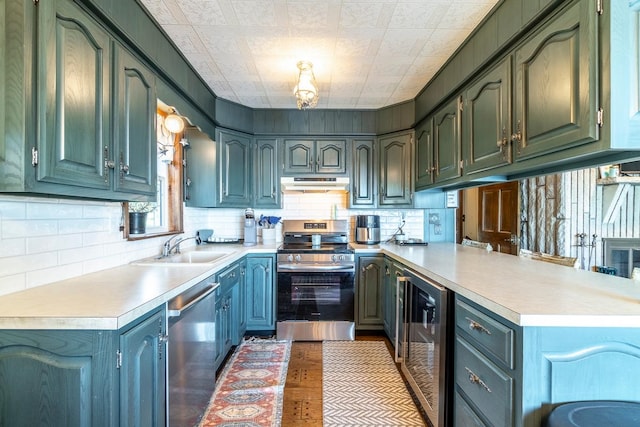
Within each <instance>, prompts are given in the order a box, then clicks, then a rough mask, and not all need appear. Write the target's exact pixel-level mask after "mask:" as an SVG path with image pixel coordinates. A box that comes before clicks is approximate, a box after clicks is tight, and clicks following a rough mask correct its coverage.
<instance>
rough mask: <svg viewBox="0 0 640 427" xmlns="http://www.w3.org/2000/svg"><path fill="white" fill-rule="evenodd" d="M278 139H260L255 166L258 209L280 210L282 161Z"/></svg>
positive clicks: (254, 185)
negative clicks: (279, 154)
mask: <svg viewBox="0 0 640 427" xmlns="http://www.w3.org/2000/svg"><path fill="white" fill-rule="evenodd" d="M278 152H279V144H278V140H277V139H258V140H256V149H255V155H254V166H253V191H254V193H255V196H254V197H255V203H254V205H255V206H256V207H261V208H280V207H281V206H280V204H281V201H280V200H281V197H280V194H281V191H280V173H279V170H280V167H279V166H280V160H279V156H278Z"/></svg>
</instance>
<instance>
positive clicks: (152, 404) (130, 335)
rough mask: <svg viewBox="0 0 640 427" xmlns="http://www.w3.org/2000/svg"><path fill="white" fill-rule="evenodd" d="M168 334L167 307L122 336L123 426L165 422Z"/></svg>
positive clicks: (121, 405) (121, 406) (121, 420)
mask: <svg viewBox="0 0 640 427" xmlns="http://www.w3.org/2000/svg"><path fill="white" fill-rule="evenodd" d="M165 336H166V327H165V313H164V311H159V312H157V313H156V314H154V315H153V316H151V317H149V318H147V319H146V320H144V321H142V322H141V323H139V324H138V325H136V326H134V327H133V328H132V329H130V330H128V331H127V332H125V333H123V334H122V335H121V336H120V351H121V352H122V366H121V367H120V426H136V427H137V426H161V425H165V413H166V411H165V406H166V399H165V389H166V371H167V368H166V354H167V353H166V340H165V339H164V337H165Z"/></svg>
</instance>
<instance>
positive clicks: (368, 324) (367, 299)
mask: <svg viewBox="0 0 640 427" xmlns="http://www.w3.org/2000/svg"><path fill="white" fill-rule="evenodd" d="M356 265H357V281H356V301H358V305H357V307H356V313H357V315H356V328H358V329H383V325H384V317H383V311H382V310H383V309H382V300H383V293H384V288H385V286H384V282H385V268H384V267H385V265H384V256H382V255H375V256H364V255H362V256H359V257H358V260H357V264H356Z"/></svg>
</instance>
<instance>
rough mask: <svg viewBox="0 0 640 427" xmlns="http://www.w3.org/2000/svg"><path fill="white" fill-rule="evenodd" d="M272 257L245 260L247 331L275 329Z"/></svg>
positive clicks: (251, 257) (252, 257) (250, 257)
mask: <svg viewBox="0 0 640 427" xmlns="http://www.w3.org/2000/svg"><path fill="white" fill-rule="evenodd" d="M273 265H274V257H273V256H268V257H254V256H249V257H248V258H247V329H249V330H272V329H275V305H276V303H275V292H274V288H275V275H274V269H273Z"/></svg>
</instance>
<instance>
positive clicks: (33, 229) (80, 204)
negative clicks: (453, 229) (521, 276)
mask: <svg viewBox="0 0 640 427" xmlns="http://www.w3.org/2000/svg"><path fill="white" fill-rule="evenodd" d="M347 196H348V195H347V194H335V193H327V194H319V193H311V194H285V195H284V196H283V197H284V198H283V209H255V214H256V216H257V218H259V217H260V215H266V216H279V217H282V218H284V219H305V218H311V219H329V218H330V216H331V213H332V207H333V206H334V205H335V207H336V214H337V215H336V216H337V218H338V219H347V220H349V224H350V233H351V236H352V239H353V236H354V228H355V219H354V218H355V215H358V214H375V215H380V217H381V224H382V227H381V228H382V237H383V239H386V238H388V237H390V236H391V234H392V233H393V232H395V230H396V229H397V227H398V225H399V224H400V217H401V214H402V213H404V214H405V215H406V225H405V227H404V230H405V233H407V234H408V235H409V236H410V237H422V236H423V227H424V225H423V211H422V210H411V209H408V210H402V211H401V210H386V209H380V210H365V209H360V210H354V209H349V208H348V198H347ZM121 224H122V212H121V204H120V203H118V202H93V201H81V200H66V199H60V200H56V199H40V198H34V197H20V196H0V295H2V294H7V293H11V292H16V291H19V290H23V289H26V288H29V287H33V286H41V285H44V284H47V283H51V282H55V281H58V280H63V279H67V278H70V277H76V276H78V275H82V274H87V273H92V272H95V271H100V270H104V269H107V268H111V267H117V266H119V265H123V264H127V263H129V262H131V261H133V260H136V259H140V258H145V257H149V256H154V255H157V254H159V253H160V251H161V247H162V243H163V242H164V241H165V240H166V238H167V237H166V236H163V237H157V238H153V239H144V240H138V241H127V240H125V239H124V238H123V235H122V232H121V231H120V225H121ZM202 228H211V229H213V230H214V237H215V236H218V237H234V238H243V233H244V209H198V208H185V210H184V235H183V236H184V237H187V236H193V235H195V232H196V230H198V229H202ZM194 245H195V241H193V240H189V241H186V242H185V243H184V244H183V245H182V248H183V249H188V248H190V247H193V246H194Z"/></svg>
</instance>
